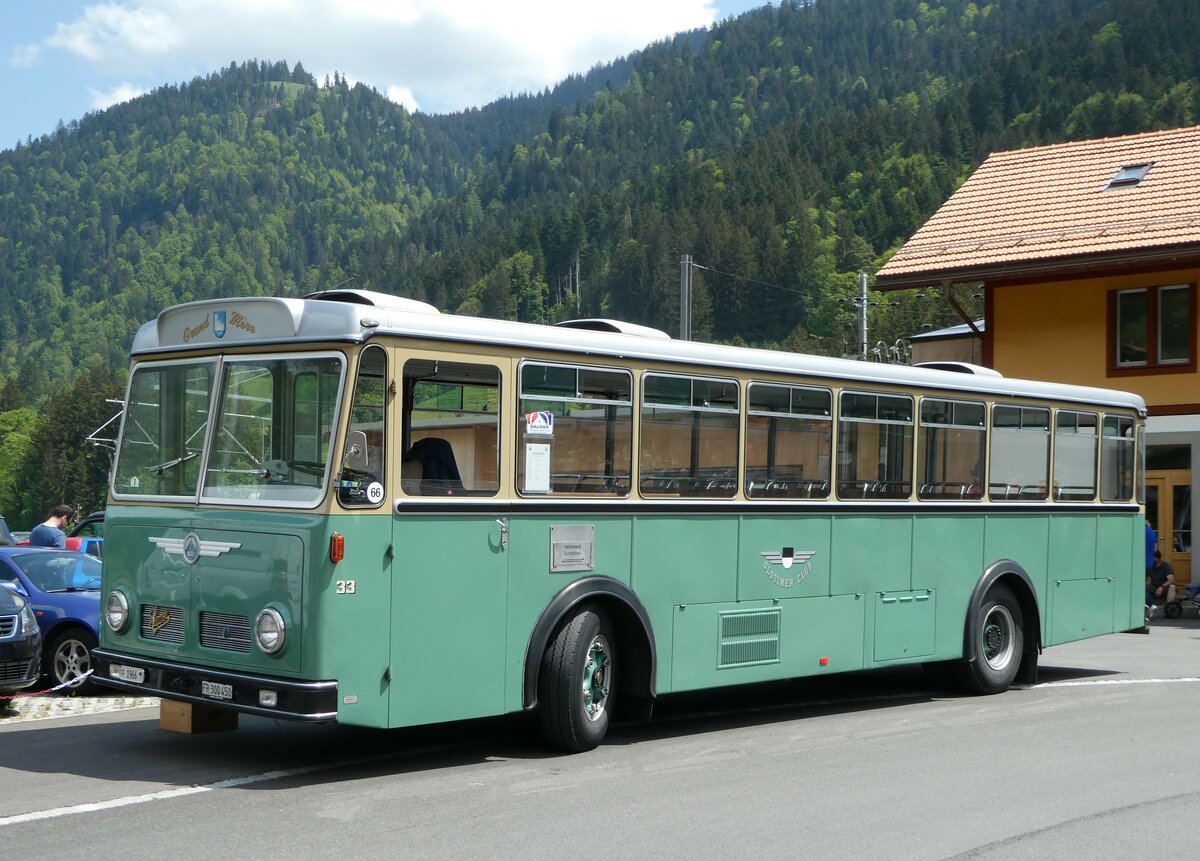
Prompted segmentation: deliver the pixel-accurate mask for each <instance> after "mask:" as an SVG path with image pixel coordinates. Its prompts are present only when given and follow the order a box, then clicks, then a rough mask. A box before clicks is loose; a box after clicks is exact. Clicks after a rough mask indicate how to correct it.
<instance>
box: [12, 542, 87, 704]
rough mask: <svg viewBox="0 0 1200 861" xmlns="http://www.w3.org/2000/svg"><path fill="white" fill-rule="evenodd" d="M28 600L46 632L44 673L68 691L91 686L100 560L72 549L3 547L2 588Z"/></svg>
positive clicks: (43, 660)
mask: <svg viewBox="0 0 1200 861" xmlns="http://www.w3.org/2000/svg"><path fill="white" fill-rule="evenodd" d="M5 581H7V585H8V586H9V588H11V589H14V590H15V591H16V592H17V593H18V594H20V595H23V596H25V597H26V598H28V599H29V604H30V605H31V606H32V607H33V611H34V613H35V615H36V617H37V624H38V627H39V628H41V631H42V643H43V647H42V664H43V671H44V672H45V673H46V675H48V676H49V677H50V681H51V684H52V685H55V686H57V685H62V684H65V685H66V686H67V688H66V689H67V690H68V691H72V692H76V691H82V690H85V689H86V688H88V687H90V682H91V678H90V677H87V676H86V673H87V672H88V670H90V669H91V668H92V649H94V648H96V643H97V642H99V627H100V560H99V559H97V558H96V557H95V556H89V555H88V554H86V553H78V552H76V551H73V550H51V549H48V548H44V547H20V546H18V547H0V585H5Z"/></svg>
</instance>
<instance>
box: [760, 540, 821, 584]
mask: <svg viewBox="0 0 1200 861" xmlns="http://www.w3.org/2000/svg"><path fill="white" fill-rule="evenodd" d="M761 555H762V557H763V559H765V560H766V561H765V562H763V573H764V574H766V575H767V577H768V578H769V579H770V580H771V582H773V583H775V585H777V586H781V587H783V588H784V589H791V588H792V587H793V586H796V585H798V584H800V583H803V582H804V578H805V577H807V576H808V575H809V574H811V573H812V558H813V557H814V556H816V555H817V551H815V550H796V549H795V548H792V547H784V548H783V549H782V550H780V551H778V552H776V551H774V550H764V551H763V552H762V553H761ZM776 565H778V566H780V567H781V568H783V570H784V571H790V570H791V569H792V568H793V567H796V566H799V568H800V570H799V571H797V572H796V574H795V575H793V576H791V577H783V576H780V575H779V574H778V573H776V571H775V567H774V566H776Z"/></svg>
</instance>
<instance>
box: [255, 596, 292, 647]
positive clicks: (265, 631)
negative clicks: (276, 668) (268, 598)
mask: <svg viewBox="0 0 1200 861" xmlns="http://www.w3.org/2000/svg"><path fill="white" fill-rule="evenodd" d="M285 627H286V626H285V625H284V624H283V616H281V615H279V611H278V610H275V609H273V608H271V607H267V608H266V609H265V610H263V611H262V612H261V613H259V614H258V618H257V619H255V620H254V639H256V640H257V641H258V647H259V648H260V649H262V650H263V651H264V652H266V653H267V654H268V655H273V654H275V653H276V652H278V651H279V650H280V649H282V648H283V639H284V630H285Z"/></svg>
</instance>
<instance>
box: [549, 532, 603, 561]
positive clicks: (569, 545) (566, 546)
mask: <svg viewBox="0 0 1200 861" xmlns="http://www.w3.org/2000/svg"><path fill="white" fill-rule="evenodd" d="M595 560H596V527H595V526H592V525H590V524H589V525H586V526H582V525H579V524H571V525H568V526H551V527H550V570H551V571H552V572H558V571H591V570H592V569H593V568H594V567H595Z"/></svg>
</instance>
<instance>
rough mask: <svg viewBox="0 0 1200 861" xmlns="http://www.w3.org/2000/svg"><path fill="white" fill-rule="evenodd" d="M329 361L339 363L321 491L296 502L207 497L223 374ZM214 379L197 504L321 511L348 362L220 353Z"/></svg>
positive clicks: (304, 353) (329, 353)
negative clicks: (247, 367)
mask: <svg viewBox="0 0 1200 861" xmlns="http://www.w3.org/2000/svg"><path fill="white" fill-rule="evenodd" d="M325 358H332V359H336V360H337V362H338V368H339V373H338V386H337V398H335V400H334V404H333V411H332V416H333V420H332V422H331V424H330V428H329V430H330V433H331V435H332V438H331V440H330V444H329V450H328V451H327V452H326V454H325V474H324V477H325V480H324V483H323V484H322V485H321V492H320V494H318V495H317V496H316V497H315V498H314V499H313V500H312V501H311V502H309V501H303V502H301V501H297V500H293V499H246V498H238V497H225V496H211V495H206V494H205V491H206V490H207V489H208V481H207V476H208V471H209V467H210V465H211V463H212V455H213V445H214V443H215V439H214V438H215V436H216V434H217V424H216V420H217V418H218V417H219V416H222V415H224V403H225V397H226V394H227V393H226V390H225V383H226V376H225V374H226V371H227V369H228V368H229V366H232V365H244V364H248V363H250V362H255V361H261V362H264V363H266V362H278V361H284V362H286V361H291V360H296V359H302V360H305V361H312V360H314V359H325ZM218 359H219V362H218V368H217V376H216V380H215V383H214V386H213V395H212V402H211V404H210V405H209V412H208V432H207V433H206V434H205V438H204V457H203V462H202V463H201V465H200V469H201V479H200V483H199V485H198V486H197V488H196V494H197V504H199V505H218V506H243V507H244V506H253V507H256V508H287V509H293V510H301V511H311V510H313V509H315V508H320V507H321V506H323V505H325V504H326V501H327V500H328V498H329V495H330V491H331V489H332V487H333V482H334V474H335V471H334V469H333V464H334V454H335V453H336V452H337V451H338V448H337V446H336V445H335V444H334V440H336V439H337V435H338V434H339V433H341V431H342V429H343V427H344V426H345V424H346V421H345V419H344V418H343V416H342V411H343V409H344V408H345V405H346V383H347V374H348V373H349V368H350V360H349V359H348V358H347V356H346V354H345V353H344V352H342V351H341V350H291V351H288V352H284V353H272V352H247V353H228V354H226V353H222V354H220V355H219V356H218Z"/></svg>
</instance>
